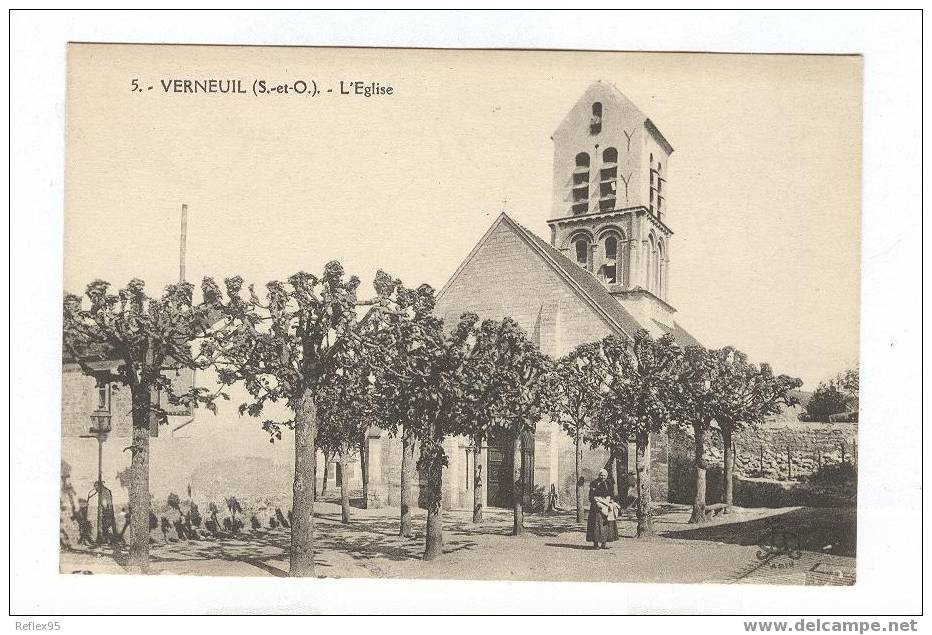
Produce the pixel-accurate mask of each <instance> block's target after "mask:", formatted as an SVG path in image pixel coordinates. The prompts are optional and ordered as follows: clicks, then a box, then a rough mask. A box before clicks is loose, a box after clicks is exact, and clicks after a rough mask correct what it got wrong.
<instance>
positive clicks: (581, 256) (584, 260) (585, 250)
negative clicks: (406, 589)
mask: <svg viewBox="0 0 932 635" xmlns="http://www.w3.org/2000/svg"><path fill="white" fill-rule="evenodd" d="M573 249H574V251H575V253H576V264H578V265H579V266H580V267H582V268H583V269H586V270H587V271H588V270H589V254H590V252H591V251H592V250H591V248H590V242H589V238H588V237H587V236H579V237H577V238H574V239H573Z"/></svg>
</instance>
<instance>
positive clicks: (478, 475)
mask: <svg viewBox="0 0 932 635" xmlns="http://www.w3.org/2000/svg"><path fill="white" fill-rule="evenodd" d="M472 456H473V469H474V472H473V482H472V521H473V522H474V523H477V524H478V523H481V522H482V437H477V438H476V440H475V443H474V444H473V448H472Z"/></svg>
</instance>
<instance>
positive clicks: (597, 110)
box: [589, 101, 602, 134]
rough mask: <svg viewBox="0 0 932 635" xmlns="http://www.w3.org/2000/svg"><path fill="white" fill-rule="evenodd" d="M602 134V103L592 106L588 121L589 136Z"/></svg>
mask: <svg viewBox="0 0 932 635" xmlns="http://www.w3.org/2000/svg"><path fill="white" fill-rule="evenodd" d="M600 132H602V102H600V101H597V102H595V103H594V104H592V118H591V119H589V134H599V133H600Z"/></svg>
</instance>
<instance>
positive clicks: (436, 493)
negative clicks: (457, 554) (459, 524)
mask: <svg viewBox="0 0 932 635" xmlns="http://www.w3.org/2000/svg"><path fill="white" fill-rule="evenodd" d="M442 457H443V453H442V450H441V451H440V452H439V453H435V454H434V455H432V456H431V459H430V462H429V464H428V466H427V532H426V538H425V540H426V544H425V545H424V560H433V559H435V558H438V557H439V556H441V555H442V554H443V464H442V463H441V459H442Z"/></svg>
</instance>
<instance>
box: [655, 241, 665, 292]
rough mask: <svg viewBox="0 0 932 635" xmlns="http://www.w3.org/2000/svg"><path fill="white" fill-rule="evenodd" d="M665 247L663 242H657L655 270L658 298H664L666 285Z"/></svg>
mask: <svg viewBox="0 0 932 635" xmlns="http://www.w3.org/2000/svg"><path fill="white" fill-rule="evenodd" d="M664 251H665V249H664V245H663V240H659V241H657V260H656V266H655V270H656V272H657V274H656V275H657V287H656V290H655V293H656V294H657V297H658V298H662V297H663V284H664V279H663V278H664Z"/></svg>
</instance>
